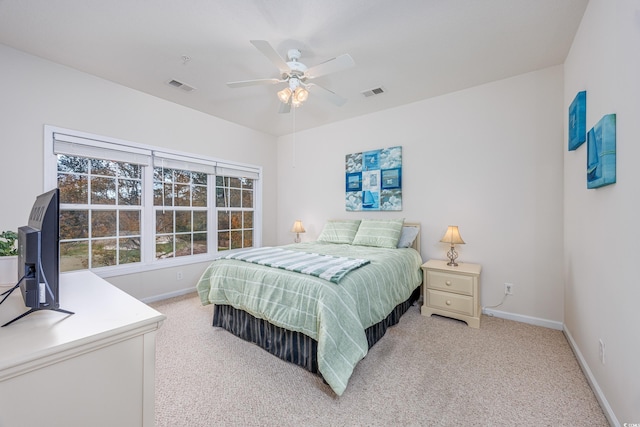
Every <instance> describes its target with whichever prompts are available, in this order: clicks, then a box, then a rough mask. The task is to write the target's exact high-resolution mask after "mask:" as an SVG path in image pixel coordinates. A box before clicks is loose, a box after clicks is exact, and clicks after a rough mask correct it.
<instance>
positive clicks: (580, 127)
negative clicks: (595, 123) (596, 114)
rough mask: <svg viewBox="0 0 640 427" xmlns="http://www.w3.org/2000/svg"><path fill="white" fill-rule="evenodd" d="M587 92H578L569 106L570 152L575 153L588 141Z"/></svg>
mask: <svg viewBox="0 0 640 427" xmlns="http://www.w3.org/2000/svg"><path fill="white" fill-rule="evenodd" d="M586 133H587V92H586V91H584V90H583V91H582V92H578V94H577V95H576V97H575V98H574V100H573V102H572V103H571V105H570V106H569V151H573V150H575V149H576V148H578V147H579V146H581V145H582V143H583V142H584V141H585V140H586Z"/></svg>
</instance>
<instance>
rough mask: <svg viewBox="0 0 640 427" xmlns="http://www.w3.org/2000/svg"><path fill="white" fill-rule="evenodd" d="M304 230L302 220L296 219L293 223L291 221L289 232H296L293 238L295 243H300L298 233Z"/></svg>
mask: <svg viewBox="0 0 640 427" xmlns="http://www.w3.org/2000/svg"><path fill="white" fill-rule="evenodd" d="M305 231H306V230H305V229H304V227H303V226H302V221H300V220H299V219H297V220H296V221H295V222H294V223H293V227H291V232H292V233H296V238H295V240H294V242H296V243H300V233H304V232H305Z"/></svg>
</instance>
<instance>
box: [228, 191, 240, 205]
mask: <svg viewBox="0 0 640 427" xmlns="http://www.w3.org/2000/svg"><path fill="white" fill-rule="evenodd" d="M240 194H241V193H240V190H235V189H233V188H232V189H231V190H229V206H230V207H232V208H239V207H241V206H242V204H241V203H242V201H241V198H240Z"/></svg>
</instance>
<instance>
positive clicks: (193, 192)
mask: <svg viewBox="0 0 640 427" xmlns="http://www.w3.org/2000/svg"><path fill="white" fill-rule="evenodd" d="M207 194H208V191H207V174H205V173H201V172H191V171H188V170H178V169H165V168H162V167H156V168H154V170H153V205H154V207H155V235H156V239H155V248H156V249H155V253H156V259H164V258H171V257H179V256H188V255H195V254H203V253H207Z"/></svg>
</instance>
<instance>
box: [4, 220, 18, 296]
mask: <svg viewBox="0 0 640 427" xmlns="http://www.w3.org/2000/svg"><path fill="white" fill-rule="evenodd" d="M16 240H18V235H17V234H16V233H15V232H13V231H3V232H2V233H0V285H15V282H16V281H17V276H18V257H17V255H18V248H17V247H16Z"/></svg>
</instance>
